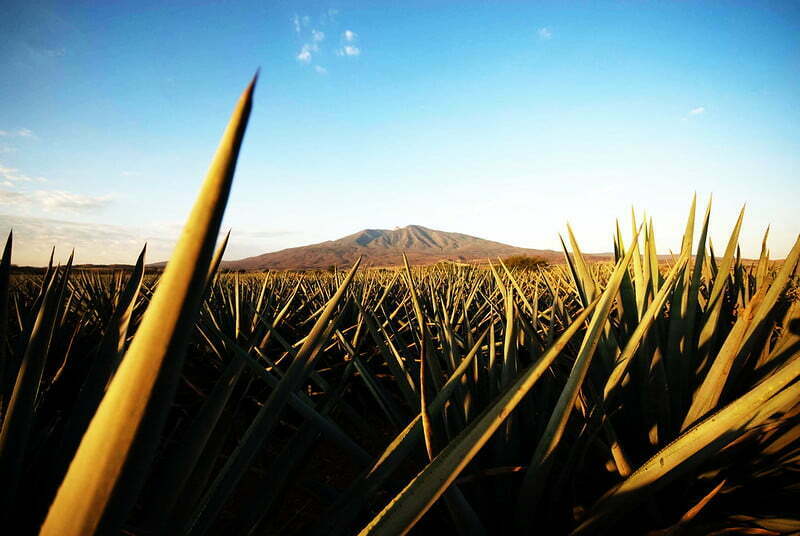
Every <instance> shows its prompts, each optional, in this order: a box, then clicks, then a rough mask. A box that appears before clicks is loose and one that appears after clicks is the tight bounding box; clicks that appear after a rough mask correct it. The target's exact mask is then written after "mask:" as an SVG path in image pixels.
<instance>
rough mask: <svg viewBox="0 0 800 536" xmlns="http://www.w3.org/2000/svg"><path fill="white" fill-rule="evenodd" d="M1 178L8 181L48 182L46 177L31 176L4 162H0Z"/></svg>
mask: <svg viewBox="0 0 800 536" xmlns="http://www.w3.org/2000/svg"><path fill="white" fill-rule="evenodd" d="M0 178H3V179H5V180H6V181H7V182H47V179H45V178H44V177H31V176H29V175H26V174H25V173H22V172H21V171H20V170H18V169H16V168H10V167H6V166H4V165H3V164H0Z"/></svg>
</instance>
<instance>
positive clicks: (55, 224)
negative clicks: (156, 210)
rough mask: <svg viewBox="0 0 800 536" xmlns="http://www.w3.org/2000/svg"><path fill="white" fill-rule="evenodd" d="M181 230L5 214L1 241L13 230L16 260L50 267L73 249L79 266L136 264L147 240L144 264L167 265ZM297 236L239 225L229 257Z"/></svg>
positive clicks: (266, 248)
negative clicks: (52, 258)
mask: <svg viewBox="0 0 800 536" xmlns="http://www.w3.org/2000/svg"><path fill="white" fill-rule="evenodd" d="M182 227H183V223H182V222H151V223H148V224H146V225H141V226H122V225H110V224H106V223H100V222H93V223H84V222H75V221H66V220H62V219H55V218H53V219H51V218H41V217H29V216H20V215H11V214H0V240H5V236H7V234H8V230H9V229H13V230H14V250H13V252H12V257H11V262H13V263H14V264H17V265H22V266H46V265H47V261H48V260H49V258H50V249H51V248H52V247H53V246H55V247H56V254H57V256H58V257H59V258H61V260H66V256H67V255H69V252H70V251H71V250H72V249H73V248H74V249H75V262H76V263H77V264H81V263H93V264H109V263H126V264H133V263H134V262H135V261H136V256H137V255H138V254H139V251H141V249H142V246H143V245H144V243H145V242H147V254H146V257H145V262H147V263H151V262H158V261H163V260H166V259H168V258H169V256H170V254H171V252H172V249H173V247H174V246H175V242H176V241H177V239H178V236H179V234H180V231H181V228H182ZM227 229H228V228H227V227H224V228H223V230H222V231H221V232H220V236H219V237H218V239H217V242H219V240H221V239H222V237H223V236H224V235H225V233H227ZM295 234H296V233H295V232H293V231H287V230H282V229H261V230H258V231H255V230H248V229H246V228H245V229H241V230H240V229H238V228H237V227H234V228H233V230H232V232H231V241H230V243H229V244H228V248H227V249H226V251H225V252H226V255H225V258H226V259H241V258H243V257H248V256H251V255H254V254H259V253H263V252H264V251H274V250H275V249H280V247H281V246H282V243H283V242H282V241H281V239H285V237H287V236H292V235H295Z"/></svg>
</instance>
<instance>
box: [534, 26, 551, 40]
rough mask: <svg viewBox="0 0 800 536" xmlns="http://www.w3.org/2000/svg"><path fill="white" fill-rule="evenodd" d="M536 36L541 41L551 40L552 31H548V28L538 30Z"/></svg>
mask: <svg viewBox="0 0 800 536" xmlns="http://www.w3.org/2000/svg"><path fill="white" fill-rule="evenodd" d="M536 35H538V36H539V39H541V40H542V41H547V40H549V39H552V38H553V32H552V30H550V28H547V27H544V28H539V30H538V31H537V32H536Z"/></svg>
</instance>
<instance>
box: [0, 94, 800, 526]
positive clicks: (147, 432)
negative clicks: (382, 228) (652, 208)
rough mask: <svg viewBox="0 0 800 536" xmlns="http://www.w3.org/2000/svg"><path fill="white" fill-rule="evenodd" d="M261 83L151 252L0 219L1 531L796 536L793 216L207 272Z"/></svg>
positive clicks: (799, 430)
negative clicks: (464, 257) (750, 239)
mask: <svg viewBox="0 0 800 536" xmlns="http://www.w3.org/2000/svg"><path fill="white" fill-rule="evenodd" d="M252 93H253V85H252V84H251V86H250V87H249V88H248V89H247V91H246V92H245V93H244V95H243V96H242V97H241V99H240V101H239V103H238V104H237V106H236V109H235V111H234V114H233V117H232V118H231V122H230V124H229V126H228V128H227V130H226V131H225V134H224V135H223V138H222V142H221V144H220V147H219V149H218V151H217V154H216V156H215V157H214V160H213V162H212V165H211V168H210V170H209V173H208V176H207V178H206V180H205V182H204V183H203V185H202V188H201V191H200V193H199V196H198V198H197V201H196V204H195V206H194V208H193V210H192V212H191V214H190V215H189V218H188V220H187V223H186V226H185V229H184V232H183V234H182V235H181V238H180V239H179V242H178V245H177V246H176V249H175V251H174V253H173V255H172V257H171V259H170V261H169V263H168V265H167V267H166V270H165V271H164V272H163V274H150V273H148V272H146V270H145V254H146V252H145V251H142V252H141V254H140V255H139V257H138V261H137V263H136V266H135V268H134V270H133V271H118V272H114V273H102V272H97V271H84V270H76V269H73V268H72V266H71V261H70V262H68V263H67V264H66V265H65V266H53V265H52V263H51V266H50V267H49V268H48V269H47V271H46V273H44V274H43V275H29V274H26V275H22V274H14V273H12V270H11V261H12V259H13V245H12V242H13V239H12V237H11V236H9V238H8V241H7V243H6V246H5V250H4V252H3V257H2V264H1V265H0V416H1V417H2V433H1V435H0V515H1V516H2V526H3V527H4V529H3V533H5V534H37V533H39V534H44V535H48V536H71V535H75V536H78V535H89V534H113V535H116V534H131V535H160V534H169V535H202V534H217V533H226V534H310V535H328V534H338V535H350V534H361V535H395V534H404V533H412V534H427V533H431V532H434V531H438V532H439V533H442V534H464V535H466V534H470V535H472V534H604V533H605V534H616V533H624V534H653V535H666V534H731V533H732V534H767V535H770V534H792V533H794V534H798V533H800V508H799V507H798V504H800V381H799V380H798V378H800V329H798V324H799V323H800V297H799V296H798V278H799V276H798V273H797V270H798V257H799V256H800V240H799V241H798V242H797V243H795V245H794V247H793V248H792V249H791V251H790V252H789V254H788V256H787V258H786V259H783V260H778V261H771V260H770V259H769V254H768V251H767V249H766V237H765V245H764V246H763V247H762V253H761V256H760V258H759V259H758V260H757V261H752V262H751V261H743V260H742V259H741V258H740V254H739V250H738V238H739V230H740V227H741V225H742V216H740V217H739V220H738V221H737V222H731V223H732V224H733V225H732V233H731V235H730V238H729V239H728V241H727V245H726V248H725V250H724V251H716V252H715V251H714V250H713V249H712V247H711V243H710V239H709V237H708V225H709V218H710V205H709V208H708V209H707V210H706V211H705V212H704V213H702V214H703V216H702V217H697V218H696V214H695V206H694V203H692V206H691V208H690V210H689V215H688V222H687V225H686V228H685V232H684V238H683V243H682V246H681V249H680V251H679V252H676V253H675V254H674V255H673V256H672V257H671V258H670V259H669V260H668V261H664V259H663V258H662V259H660V258H659V257H658V256H657V255H656V251H657V248H656V242H655V233H654V227H653V223H652V222H644V223H637V222H636V221H635V220H634V221H632V222H631V224H628V223H626V224H625V225H624V226H623V227H624V229H625V232H624V233H623V232H622V231H621V230H620V228H617V229H616V230H614V231H613V232H612V233H610V236H613V244H614V251H615V258H616V261H615V262H613V263H612V262H608V263H591V264H590V263H587V262H586V261H585V259H584V257H583V256H582V254H581V251H580V249H579V247H578V243H577V240H576V239H575V237H574V236H573V233H572V231H571V230H568V232H567V235H566V237H567V241H566V242H565V243H564V255H565V259H566V263H565V264H564V265H556V266H551V267H541V266H536V267H533V268H530V269H518V268H514V267H509V266H506V265H505V264H504V263H503V262H502V261H501V260H497V261H494V260H493V261H492V262H491V263H489V264H488V265H485V266H462V265H451V266H448V265H435V266H430V267H419V266H416V267H415V266H409V265H408V263H406V265H405V266H403V267H398V268H396V269H382V270H378V269H368V268H363V267H360V266H359V263H358V262H356V263H355V265H354V266H352V267H351V268H349V270H346V271H338V272H335V273H319V272H318V273H308V274H298V273H277V272H273V273H266V274H261V273H259V274H238V273H237V274H225V273H219V271H218V266H219V263H220V259H221V257H222V253H223V251H224V249H225V245H226V243H227V238H226V239H225V240H224V241H223V242H222V243H221V244H220V245H217V244H216V241H217V237H218V234H219V230H220V223H221V219H222V215H223V211H224V208H225V204H226V201H227V197H228V193H229V191H230V187H231V182H232V178H233V172H234V168H235V163H236V159H237V155H238V150H239V147H240V145H241V143H242V139H243V136H244V131H245V127H246V124H247V120H248V117H249V113H250V108H251V100H252ZM695 228H697V230H699V232H696V231H695ZM234 236H235V235H234ZM135 257H136V252H131V258H132V260H133V259H134V258H135Z"/></svg>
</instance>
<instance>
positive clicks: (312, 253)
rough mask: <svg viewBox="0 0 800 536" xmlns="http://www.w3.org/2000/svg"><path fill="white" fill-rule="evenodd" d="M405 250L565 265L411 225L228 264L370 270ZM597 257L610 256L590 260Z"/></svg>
mask: <svg viewBox="0 0 800 536" xmlns="http://www.w3.org/2000/svg"><path fill="white" fill-rule="evenodd" d="M403 252H405V253H406V255H407V256H408V260H409V262H411V263H413V264H431V263H435V262H437V261H440V260H453V261H462V262H466V261H475V260H480V261H485V260H486V259H487V258H492V259H494V258H497V257H507V256H509V255H535V256H538V257H542V258H544V259H545V260H547V261H549V262H562V261H563V254H562V253H561V252H559V251H553V250H549V249H526V248H519V247H515V246H509V245H508V244H501V243H500V242H492V241H491V240H484V239H482V238H476V237H474V236H469V235H465V234H461V233H448V232H444V231H436V230H434V229H428V228H426V227H422V226H420V225H409V226H407V227H402V228H399V229H393V230H388V229H365V230H363V231H359V232H357V233H355V234H351V235H349V236H345V237H344V238H340V239H338V240H329V241H327V242H321V243H319V244H312V245H310V246H303V247H296V248H289V249H283V250H280V251H275V252H272V253H264V254H263V255H258V256H255V257H248V258H246V259H241V260H238V261H226V262H224V263H223V265H222V267H223V268H227V269H230V270H264V269H271V270H287V269H309V268H323V269H324V268H327V267H329V266H333V265H335V266H339V267H343V266H347V265H349V264H352V263H354V262H355V260H356V259H357V258H358V257H359V256H363V257H364V259H363V261H362V262H363V263H364V265H367V266H392V265H397V264H400V263H402V256H401V255H402V253H403ZM591 257H594V258H597V259H600V258H609V256H608V255H599V256H594V255H593V256H591Z"/></svg>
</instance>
